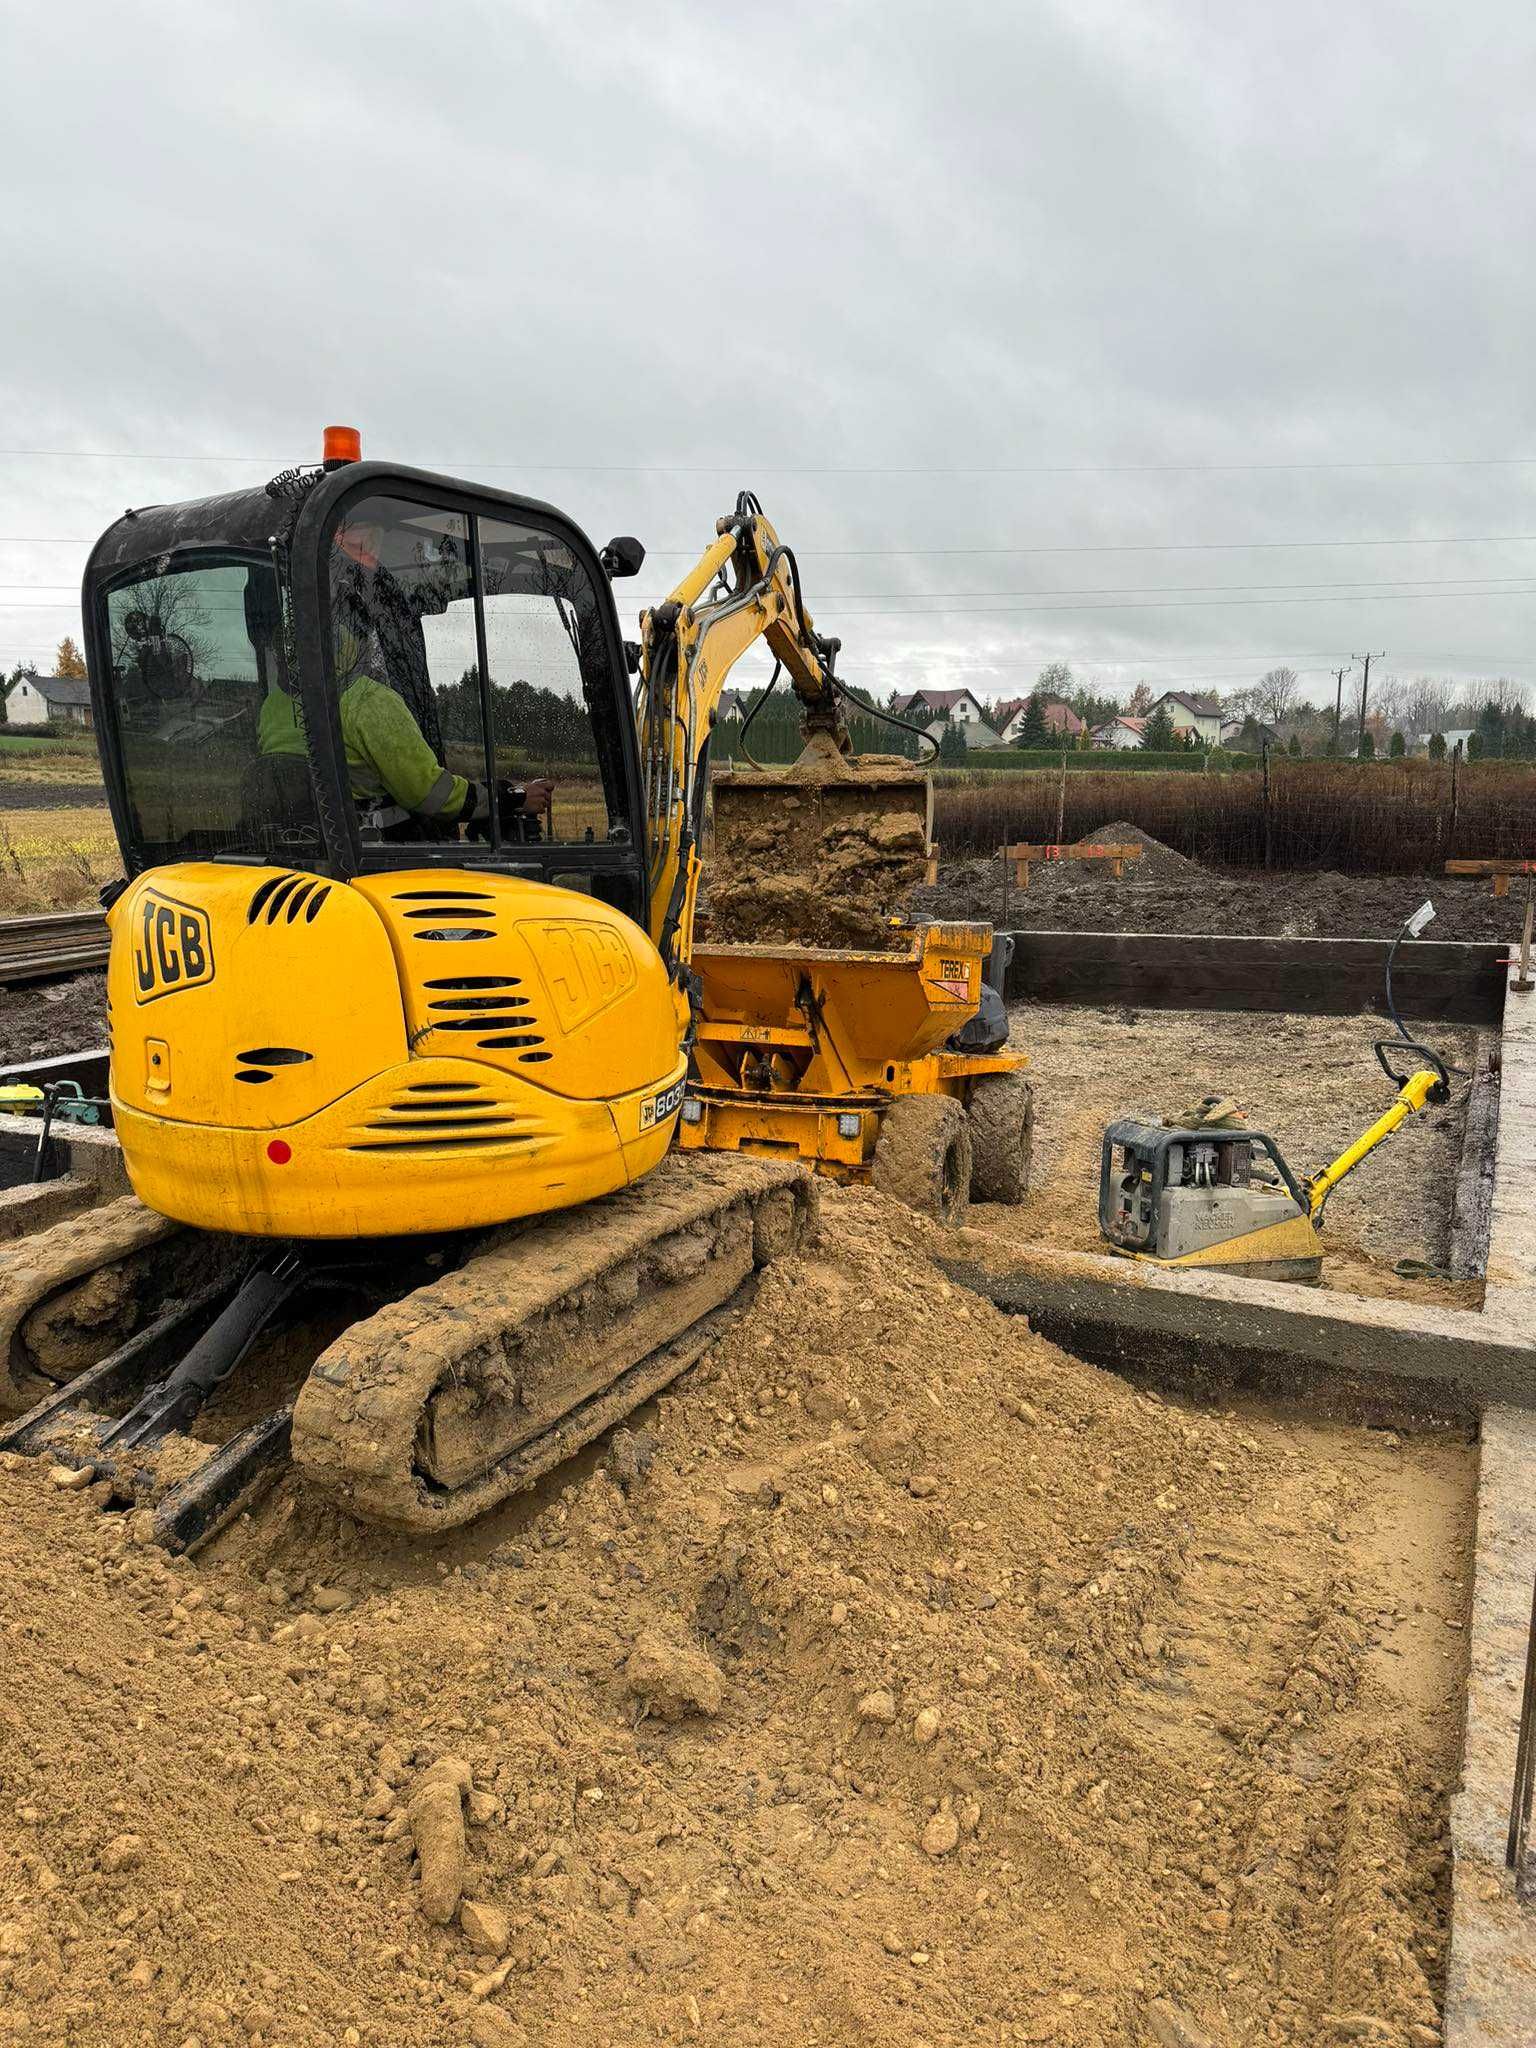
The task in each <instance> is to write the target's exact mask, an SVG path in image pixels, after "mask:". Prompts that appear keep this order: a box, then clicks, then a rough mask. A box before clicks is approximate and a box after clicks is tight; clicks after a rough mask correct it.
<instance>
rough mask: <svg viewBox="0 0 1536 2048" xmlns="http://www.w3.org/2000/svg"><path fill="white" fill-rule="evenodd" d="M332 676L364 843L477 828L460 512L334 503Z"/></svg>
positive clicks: (475, 738) (482, 750) (482, 771)
mask: <svg viewBox="0 0 1536 2048" xmlns="http://www.w3.org/2000/svg"><path fill="white" fill-rule="evenodd" d="M326 566H327V578H328V582H329V588H330V622H331V644H330V648H329V655H330V675H331V684H332V688H333V689H334V691H335V694H336V701H337V710H338V713H339V718H340V724H341V739H342V745H343V748H344V750H345V754H346V772H347V778H348V782H349V785H350V788H351V793H352V798H353V801H354V803H356V805H357V807H358V812H359V816H360V819H361V824H362V835H363V839H364V841H365V842H375V843H376V842H379V841H398V840H456V839H459V838H460V837H462V836H464V835H465V834H467V833H472V832H474V831H475V829H476V826H475V812H476V810H478V812H479V817H480V820H481V826H480V830H481V833H482V834H483V833H484V820H485V818H486V814H487V808H488V806H487V802H486V798H485V791H486V787H487V783H488V780H489V775H488V763H487V754H486V744H485V725H484V719H483V716H482V711H481V696H480V671H479V664H478V659H477V654H476V635H475V578H474V562H473V555H472V550H471V544H470V534H469V520H468V518H467V516H466V515H465V514H464V513H462V512H455V511H444V510H443V509H442V508H440V507H438V506H435V505H423V504H418V503H415V502H414V501H412V500H410V499H407V498H400V497H390V496H374V497H367V498H363V499H361V500H358V501H355V502H353V503H352V504H350V505H348V506H346V507H345V508H344V510H343V511H342V514H341V516H340V519H339V520H338V522H337V525H336V526H335V528H334V530H333V532H332V536H331V543H330V549H329V554H328V558H327V565H326Z"/></svg>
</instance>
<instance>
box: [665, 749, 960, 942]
mask: <svg viewBox="0 0 1536 2048" xmlns="http://www.w3.org/2000/svg"><path fill="white" fill-rule="evenodd" d="M927 800H928V799H927V789H926V785H925V783H924V781H923V778H922V777H921V776H920V775H919V773H918V772H917V771H916V770H915V769H914V768H912V767H911V765H910V764H909V763H907V762H904V761H901V760H899V759H896V758H892V757H887V756H884V755H865V756H863V757H862V758H861V759H860V760H859V762H858V766H857V769H855V768H854V767H853V766H852V765H851V764H849V763H848V762H845V761H844V760H843V759H842V757H841V756H839V755H835V754H833V755H831V756H828V755H825V754H823V755H821V756H819V757H817V756H814V755H812V756H809V757H807V758H806V759H804V760H802V761H801V762H799V763H797V764H796V766H795V767H794V768H793V769H790V770H781V771H777V772H774V771H764V772H762V773H759V774H755V775H749V774H737V775H730V776H722V777H720V778H718V779H717V781H716V783H715V787H714V835H713V840H712V845H711V851H710V854H709V858H708V862H707V865H706V873H707V876H708V889H709V937H710V939H711V940H712V941H715V942H720V941H724V942H726V943H729V944H747V945H755V944H770V943H771V944H778V945H786V944H787V945H795V946H822V947H834V948H837V947H853V948H860V949H865V950H874V951H880V950H884V949H887V948H889V947H890V946H891V945H892V944H893V943H896V944H904V943H905V941H904V940H894V941H893V936H892V933H891V931H890V929H889V926H890V920H891V918H892V917H893V916H894V915H896V914H897V913H899V912H901V911H903V910H904V909H905V906H906V904H907V902H908V900H909V898H910V897H911V895H912V892H913V890H914V888H915V887H916V886H917V884H918V883H919V882H921V880H922V878H923V875H924V873H925V871H926V868H927V859H928V827H927Z"/></svg>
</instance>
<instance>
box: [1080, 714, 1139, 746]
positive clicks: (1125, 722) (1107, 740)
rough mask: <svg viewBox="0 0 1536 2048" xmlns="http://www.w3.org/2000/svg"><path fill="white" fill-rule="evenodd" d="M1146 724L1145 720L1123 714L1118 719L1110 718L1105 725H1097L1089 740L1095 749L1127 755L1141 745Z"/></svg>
mask: <svg viewBox="0 0 1536 2048" xmlns="http://www.w3.org/2000/svg"><path fill="white" fill-rule="evenodd" d="M1146 723H1147V721H1146V720H1145V719H1144V718H1132V717H1131V716H1130V715H1129V714H1128V713H1126V712H1122V713H1121V715H1120V716H1119V717H1118V718H1110V719H1107V720H1106V721H1105V722H1104V724H1103V725H1096V726H1095V727H1094V728H1093V731H1092V733H1090V735H1089V739H1090V742H1091V744H1092V745H1093V746H1095V747H1100V748H1108V749H1110V750H1111V751H1113V752H1117V753H1127V752H1129V750H1130V749H1131V748H1132V747H1139V746H1140V745H1141V736H1142V733H1143V731H1144V730H1145V728H1146Z"/></svg>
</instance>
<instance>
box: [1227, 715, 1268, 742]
mask: <svg viewBox="0 0 1536 2048" xmlns="http://www.w3.org/2000/svg"><path fill="white" fill-rule="evenodd" d="M1247 724H1248V721H1247V719H1246V718H1224V719H1223V720H1222V721H1221V744H1222V745H1223V746H1224V747H1235V746H1236V745H1237V744H1238V742H1239V741H1240V740H1241V739H1242V736H1243V732H1244V729H1245V728H1246V726H1247ZM1254 725H1255V727H1256V728H1257V730H1258V740H1257V744H1258V745H1260V746H1264V745H1268V746H1271V747H1278V746H1279V744H1280V735H1279V733H1277V732H1276V731H1275V728H1274V727H1273V726H1272V725H1266V724H1265V723H1264V721H1263V720H1262V719H1261V718H1256V719H1255V720H1254Z"/></svg>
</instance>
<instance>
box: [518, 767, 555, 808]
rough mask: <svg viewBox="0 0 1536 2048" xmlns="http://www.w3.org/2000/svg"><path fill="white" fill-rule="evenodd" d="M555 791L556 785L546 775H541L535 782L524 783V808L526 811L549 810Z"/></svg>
mask: <svg viewBox="0 0 1536 2048" xmlns="http://www.w3.org/2000/svg"><path fill="white" fill-rule="evenodd" d="M554 793H555V785H554V784H553V783H552V782H551V781H550V780H549V779H548V777H546V776H542V775H541V776H539V777H538V779H537V780H536V781H534V782H525V783H524V784H523V809H524V810H525V811H547V810H548V809H549V800H550V798H551V797H552V796H553V795H554Z"/></svg>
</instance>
